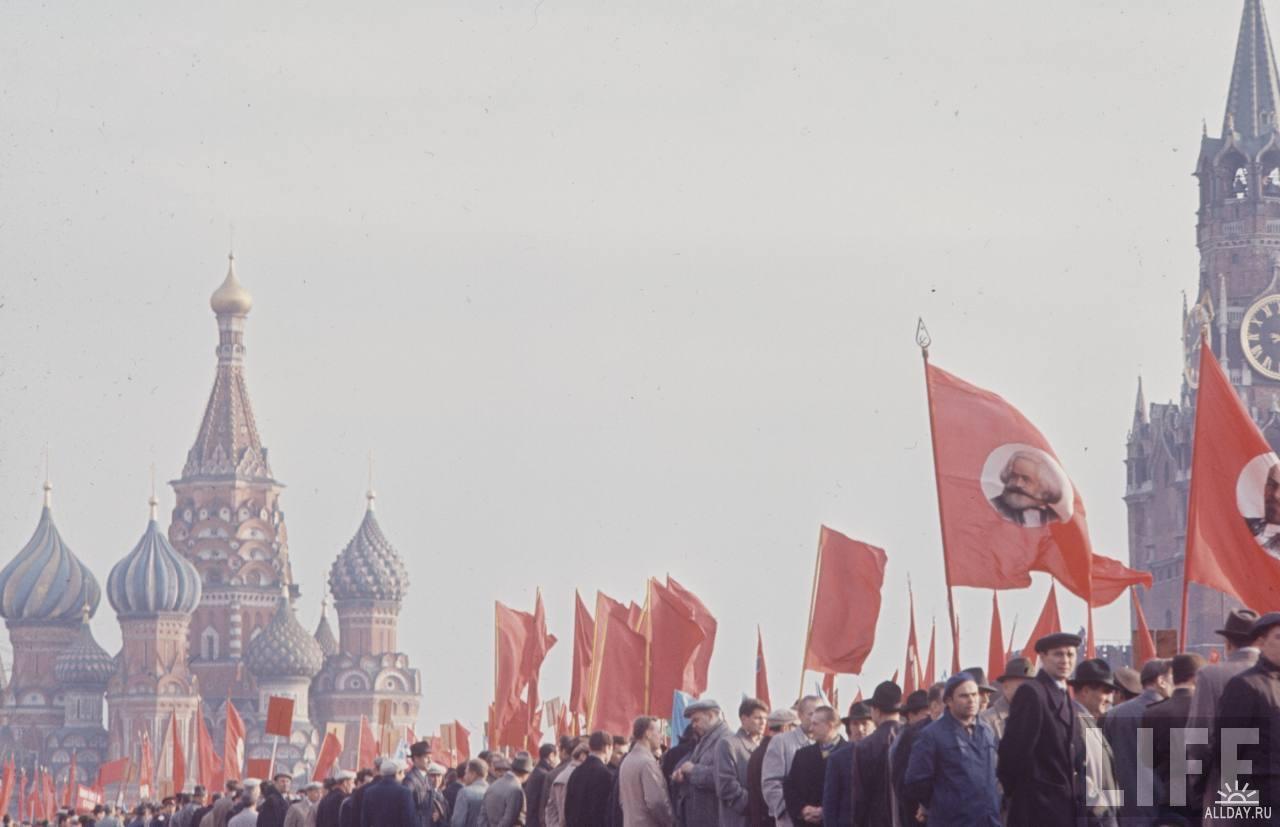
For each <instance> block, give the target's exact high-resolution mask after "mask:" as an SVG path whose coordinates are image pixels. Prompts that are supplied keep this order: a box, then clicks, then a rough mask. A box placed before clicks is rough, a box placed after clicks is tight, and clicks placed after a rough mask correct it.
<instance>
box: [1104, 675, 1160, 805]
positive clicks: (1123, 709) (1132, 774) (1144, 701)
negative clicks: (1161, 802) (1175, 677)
mask: <svg viewBox="0 0 1280 827" xmlns="http://www.w3.org/2000/svg"><path fill="white" fill-rule="evenodd" d="M1138 680H1139V682H1140V683H1141V690H1142V692H1141V693H1140V694H1139V695H1138V697H1136V698H1134V699H1132V700H1129V701H1125V702H1124V703H1121V704H1116V705H1115V706H1113V707H1111V711H1110V712H1108V713H1107V714H1106V715H1105V716H1103V718H1102V733H1103V734H1104V735H1106V736H1107V742H1108V743H1110V744H1111V754H1112V755H1113V756H1114V757H1115V760H1116V783H1118V784H1119V785H1120V786H1119V789H1120V790H1121V791H1122V792H1123V793H1124V798H1123V800H1122V801H1121V802H1120V815H1119V817H1120V823H1121V824H1125V825H1134V827H1137V825H1146V824H1148V823H1149V822H1150V820H1151V819H1152V818H1153V817H1154V816H1155V809H1154V806H1155V796H1156V792H1157V787H1156V785H1157V784H1158V783H1159V779H1156V778H1154V774H1153V772H1152V770H1151V767H1149V766H1145V765H1144V764H1143V763H1142V761H1141V760H1140V758H1139V757H1138V730H1139V728H1141V726H1142V716H1143V715H1145V714H1146V713H1147V708H1148V707H1150V706H1151V705H1152V704H1156V703H1159V702H1160V701H1163V700H1164V699H1165V698H1167V697H1169V693H1170V692H1172V691H1173V683H1172V678H1171V676H1170V673H1169V661H1167V660H1162V659H1160V658H1154V659H1152V660H1149V661H1147V662H1146V663H1144V664H1143V665H1142V671H1141V672H1140V673H1138ZM1139 790H1151V791H1152V793H1151V800H1150V801H1148V802H1146V803H1145V804H1143V803H1140V801H1139V798H1138V791H1139Z"/></svg>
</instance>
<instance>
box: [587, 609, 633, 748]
mask: <svg viewBox="0 0 1280 827" xmlns="http://www.w3.org/2000/svg"><path fill="white" fill-rule="evenodd" d="M596 642H597V645H598V648H599V653H600V654H599V662H598V664H597V666H596V669H595V685H594V686H593V687H592V690H593V691H592V693H591V704H590V706H591V712H590V718H589V721H588V728H589V729H591V730H597V729H602V730H604V731H605V732H608V733H612V734H615V735H626V734H628V733H630V731H631V721H632V720H633V719H634V718H635V716H636V713H637V711H638V710H641V709H643V708H644V678H645V639H644V635H641V634H640V633H639V632H635V631H632V629H631V627H630V626H628V625H627V616H626V613H625V611H624V612H623V613H622V614H616V613H611V612H605V613H604V614H603V616H597V617H596Z"/></svg>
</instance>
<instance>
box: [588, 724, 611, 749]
mask: <svg viewBox="0 0 1280 827" xmlns="http://www.w3.org/2000/svg"><path fill="white" fill-rule="evenodd" d="M611 746H613V736H612V735H610V734H609V733H607V732H604V731H602V730H599V729H597V730H596V731H595V732H593V733H591V737H590V738H588V739H587V747H588V748H590V750H591V751H592V752H594V753H601V752H604V751H605V750H607V749H608V748H609V747H611Z"/></svg>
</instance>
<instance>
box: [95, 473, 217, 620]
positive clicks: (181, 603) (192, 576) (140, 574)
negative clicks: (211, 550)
mask: <svg viewBox="0 0 1280 827" xmlns="http://www.w3.org/2000/svg"><path fill="white" fill-rule="evenodd" d="M200 590H201V587H200V573H199V572H198V571H196V567H195V566H193V565H191V563H190V562H189V561H188V560H187V559H186V558H185V557H183V556H182V555H181V554H179V553H178V552H176V551H174V550H173V546H171V545H169V541H168V540H167V539H165V536H164V532H162V531H161V530H160V525H159V523H157V522H156V498H155V497H152V498H151V520H150V522H149V523H147V530H146V531H145V532H143V534H142V539H140V540H138V544H137V545H136V546H134V547H133V551H131V552H129V554H128V555H127V556H126V557H125V558H124V559H123V560H121V561H120V562H119V563H116V564H115V567H114V568H112V569H111V574H110V575H109V576H108V577H107V599H108V600H110V601H111V605H112V607H113V608H114V609H115V610H116V614H118V615H120V616H122V617H127V616H130V615H148V614H158V613H160V612H181V613H184V614H190V613H191V612H193V611H195V608H196V606H197V605H198V604H199V603H200Z"/></svg>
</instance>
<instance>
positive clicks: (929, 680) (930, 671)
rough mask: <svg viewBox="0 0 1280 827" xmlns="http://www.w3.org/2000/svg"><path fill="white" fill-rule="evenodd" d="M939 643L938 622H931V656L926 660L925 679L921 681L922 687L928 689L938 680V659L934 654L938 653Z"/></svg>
mask: <svg viewBox="0 0 1280 827" xmlns="http://www.w3.org/2000/svg"><path fill="white" fill-rule="evenodd" d="M937 645H938V624H937V623H934V622H931V623H930V624H929V657H928V658H927V659H926V660H925V662H924V680H922V681H921V683H923V684H924V686H922V687H920V688H921V689H928V688H929V687H931V686H933V685H934V684H935V683H937V682H938V678H937V675H938V673H937V670H936V669H935V667H934V664H935V663H936V660H935V658H934V656H935V655H936V654H937Z"/></svg>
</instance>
